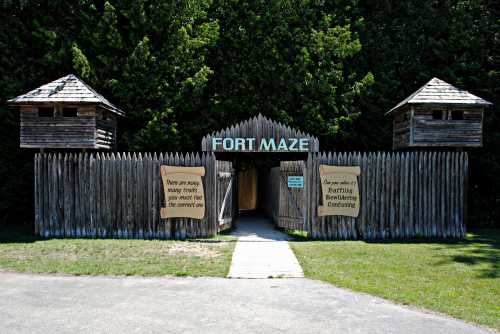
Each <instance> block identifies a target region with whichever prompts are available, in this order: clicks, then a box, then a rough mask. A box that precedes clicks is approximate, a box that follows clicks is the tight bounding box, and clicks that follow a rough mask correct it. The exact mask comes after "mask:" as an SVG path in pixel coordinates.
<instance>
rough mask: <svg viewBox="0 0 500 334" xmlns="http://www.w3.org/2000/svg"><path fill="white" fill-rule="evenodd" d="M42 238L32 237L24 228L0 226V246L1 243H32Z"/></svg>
mask: <svg viewBox="0 0 500 334" xmlns="http://www.w3.org/2000/svg"><path fill="white" fill-rule="evenodd" d="M38 240H43V238H41V237H39V236H36V235H34V234H33V233H31V232H30V231H28V230H26V229H25V228H17V227H15V226H0V244H2V243H32V242H35V241H38Z"/></svg>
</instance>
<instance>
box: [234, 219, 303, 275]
mask: <svg viewBox="0 0 500 334" xmlns="http://www.w3.org/2000/svg"><path fill="white" fill-rule="evenodd" d="M232 234H233V235H236V236H238V242H237V243H236V247H235V248H234V253H233V258H232V261H231V268H230V270H229V275H228V277H230V278H271V277H275V278H276V277H282V278H284V277H304V273H303V272H302V268H301V267H300V264H299V262H298V261H297V258H296V257H295V254H293V252H292V250H291V249H290V246H289V245H288V241H287V240H288V238H287V235H286V234H284V233H281V232H279V231H277V230H275V229H274V227H273V226H272V225H271V223H270V221H269V220H268V219H266V218H260V217H255V216H248V217H245V216H243V217H240V218H238V221H237V222H236V229H235V231H234V232H233V233H232Z"/></svg>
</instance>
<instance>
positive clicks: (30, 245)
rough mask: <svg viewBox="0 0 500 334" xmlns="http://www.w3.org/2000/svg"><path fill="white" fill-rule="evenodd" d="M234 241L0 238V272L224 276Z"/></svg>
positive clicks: (217, 238)
mask: <svg viewBox="0 0 500 334" xmlns="http://www.w3.org/2000/svg"><path fill="white" fill-rule="evenodd" d="M235 241H236V240H235V239H234V238H232V237H229V236H218V237H216V238H211V239H193V240H185V241H178V240H136V239H41V238H36V237H32V236H8V237H6V236H5V235H0V271H12V272H27V273H62V274H73V275H113V276H115V275H117V276H121V275H127V276H128V275H138V276H192V277H201V276H211V277H225V276H226V275H227V273H228V272H229V266H230V263H231V256H232V253H233V249H234V245H235V243H236V242H235Z"/></svg>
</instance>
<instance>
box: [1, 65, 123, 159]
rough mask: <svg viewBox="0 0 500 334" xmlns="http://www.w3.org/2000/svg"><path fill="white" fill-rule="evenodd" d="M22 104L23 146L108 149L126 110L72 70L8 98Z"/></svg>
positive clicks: (18, 104) (112, 145)
mask: <svg viewBox="0 0 500 334" xmlns="http://www.w3.org/2000/svg"><path fill="white" fill-rule="evenodd" d="M8 104H9V105H11V106H15V107H18V108H19V112H20V120H21V129H20V146H21V147H23V148H39V149H44V148H71V149H100V150H109V149H113V148H115V145H116V123H117V119H116V118H117V116H124V112H123V111H122V110H121V109H119V108H118V107H116V106H115V105H113V104H112V103H111V102H109V101H108V100H106V99H105V98H104V97H103V96H102V95H100V94H98V93H97V92H96V91H95V90H93V89H92V88H91V87H90V86H89V85H87V84H86V83H85V82H83V80H81V79H80V78H78V77H77V76H75V75H73V74H69V75H67V76H65V77H62V78H60V79H57V80H55V81H52V82H50V83H48V84H46V85H43V86H41V87H39V88H36V89H34V90H32V91H30V92H28V93H26V94H23V95H20V96H18V97H16V98H13V99H11V100H9V101H8Z"/></svg>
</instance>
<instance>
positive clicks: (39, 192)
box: [35, 153, 218, 239]
mask: <svg viewBox="0 0 500 334" xmlns="http://www.w3.org/2000/svg"><path fill="white" fill-rule="evenodd" d="M160 165H171V166H204V167H205V176H204V177H203V186H204V192H205V199H206V203H205V218H204V219H202V220H198V219H189V218H175V219H161V218H160V208H161V207H162V206H164V205H165V203H164V202H165V200H164V192H163V184H162V180H161V176H160ZM215 168H216V165H215V157H214V155H213V153H203V154H189V153H188V154H178V153H175V154H172V153H171V154H168V153H165V154H163V153H160V154H156V153H154V154H150V153H145V154H141V153H133V154H132V155H131V154H130V153H117V154H114V153H96V154H85V153H79V154H72V153H69V154H61V153H56V154H36V155H35V233H36V234H39V235H41V236H44V237H99V238H106V237H112V238H159V239H169V238H179V239H182V238H187V237H209V236H214V235H216V234H217V231H218V222H217V219H216V213H215V211H216V203H215V198H216V196H215V191H216V190H215V187H213V186H211V185H213V184H215V177H216V171H215Z"/></svg>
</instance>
